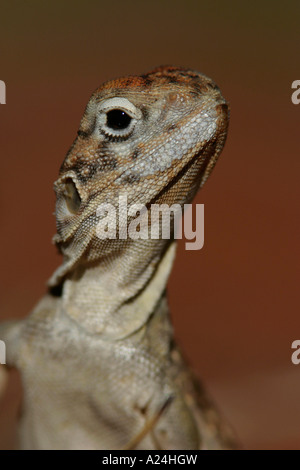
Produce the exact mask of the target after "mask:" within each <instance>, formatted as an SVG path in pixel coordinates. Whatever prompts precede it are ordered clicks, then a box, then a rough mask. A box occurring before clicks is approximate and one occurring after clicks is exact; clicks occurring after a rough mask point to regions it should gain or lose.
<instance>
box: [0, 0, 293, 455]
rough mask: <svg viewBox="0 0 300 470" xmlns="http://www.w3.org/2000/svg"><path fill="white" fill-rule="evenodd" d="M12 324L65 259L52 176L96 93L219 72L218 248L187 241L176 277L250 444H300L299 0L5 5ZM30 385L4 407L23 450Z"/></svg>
mask: <svg viewBox="0 0 300 470" xmlns="http://www.w3.org/2000/svg"><path fill="white" fill-rule="evenodd" d="M0 11H1V31H0V51H1V52H0V64H1V67H0V79H1V80H4V81H5V82H6V86H7V104H6V105H1V106H0V142H1V144H0V145H1V146H0V152H1V153H0V155H1V160H0V161H1V171H0V178H1V187H0V191H1V193H0V207H1V232H0V237H1V245H0V246H1V268H2V269H1V273H0V277H1V298H0V300H1V305H0V318H1V319H6V318H8V317H23V316H24V315H27V314H28V312H29V311H30V310H31V309H32V307H33V306H34V304H35V303H36V301H37V300H38V298H39V297H40V296H41V295H42V294H43V292H44V290H45V281H46V280H47V278H48V277H49V276H50V274H51V273H52V272H53V270H54V269H55V267H56V266H57V265H58V264H59V263H60V259H59V257H58V255H57V254H56V251H55V249H54V247H53V246H52V245H51V236H52V235H53V234H54V233H55V220H54V217H53V216H52V213H53V210H54V193H53V190H52V184H53V181H54V180H55V179H56V177H57V173H58V169H59V166H60V163H61V162H62V160H63V158H64V155H65V152H66V151H67V150H68V147H69V146H70V144H71V142H72V140H73V139H74V137H75V134H76V131H77V128H78V124H79V121H80V118H81V115H82V112H83V110H84V107H85V104H86V102H87V100H88V98H89V96H90V94H91V92H92V91H93V90H94V89H95V88H96V87H97V86H98V85H99V84H100V83H101V82H102V81H104V80H107V79H110V78H115V77H118V76H122V75H126V74H133V73H137V74H139V73H142V72H146V71H148V70H150V69H151V68H153V67H155V66H157V65H160V64H175V65H183V66H187V67H190V68H194V69H196V70H199V71H201V72H204V73H205V74H207V75H208V76H210V77H212V78H213V79H214V80H215V81H216V82H217V83H218V85H219V86H220V88H221V90H222V92H223V94H224V96H225V97H226V99H227V100H228V101H229V102H230V106H231V123H230V129H229V136H228V140H227V143H226V147H225V150H224V152H223V154H222V156H221V159H220V161H219V163H218V164H217V167H216V169H215V171H214V172H213V175H212V176H211V178H210V179H209V181H208V183H207V184H206V186H205V188H204V189H203V190H202V191H201V193H200V194H199V195H198V197H197V202H198V203H204V204H205V246H204V248H203V249H202V250H201V251H199V252H193V251H190V252H189V251H185V250H184V243H183V241H181V242H180V243H179V247H178V256H177V260H176V263H175V266H174V270H173V273H172V276H171V280H170V290H169V296H170V304H171V308H172V315H173V318H174V323H175V331H176V336H177V338H178V340H179V341H180V344H181V345H182V347H183V349H184V350H185V352H186V355H187V357H188V358H189V360H190V362H191V363H192V365H193V366H194V368H195V370H196V371H197V373H198V374H199V375H200V376H201V377H202V379H203V380H204V381H205V383H206V385H207V387H208V389H209V390H210V391H211V393H212V395H213V396H214V398H215V400H216V401H217V403H218V404H219V407H220V408H221V410H222V411H223V413H224V415H225V416H226V417H227V418H228V420H229V421H230V422H231V423H232V425H233V426H234V428H235V430H236V432H237V434H238V436H239V438H240V441H241V442H242V444H243V446H244V447H245V448H250V449H261V448H268V449H282V448H283V449H288V448H290V449H300V399H299V397H300V365H299V366H295V365H292V363H291V353H292V350H291V343H292V341H293V340H295V339H300V324H299V287H298V286H299V271H298V265H299V251H298V250H299V249H298V244H299V232H300V230H299V196H300V190H299V170H300V168H299V156H300V155H299V123H300V105H299V106H295V105H293V104H292V102H291V93H292V90H291V83H292V81H293V80H296V79H300V76H299V46H300V32H299V15H300V3H299V2H298V1H296V0H295V1H291V0H290V1H289V2H284V3H282V2H281V1H274V0H273V1H264V2H258V1H253V2H251V3H250V2H239V1H228V2H223V1H214V2H205V1H201V0H198V1H185V2H183V1H174V0H173V1H156V0H154V1H152V2H138V1H133V0H132V1H130V0H127V1H126V2H121V1H114V2H101V1H91V0H89V1H88V0H87V1H85V2H83V1H74V0H73V1H64V2H59V1H52V2H48V3H46V2H39V1H30V0H28V1H27V2H23V1H20V0H18V1H15V2H8V1H2V2H1V4H0ZM19 396H20V387H19V382H18V378H17V377H16V375H14V376H13V377H12V379H11V383H10V385H9V390H8V394H7V396H6V398H5V400H4V403H2V406H1V407H0V448H1V449H6V448H11V446H12V445H13V444H12V442H13V441H12V434H13V427H12V422H13V420H14V416H15V414H16V407H17V402H18V399H19Z"/></svg>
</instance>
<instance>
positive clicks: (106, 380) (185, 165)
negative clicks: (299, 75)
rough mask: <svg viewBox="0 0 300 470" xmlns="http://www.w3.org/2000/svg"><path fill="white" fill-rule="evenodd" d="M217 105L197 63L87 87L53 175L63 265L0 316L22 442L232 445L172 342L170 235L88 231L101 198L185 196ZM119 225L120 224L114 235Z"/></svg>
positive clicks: (214, 125)
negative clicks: (18, 400)
mask: <svg viewBox="0 0 300 470" xmlns="http://www.w3.org/2000/svg"><path fill="white" fill-rule="evenodd" d="M227 126H228V106H227V104H226V102H225V100H224V98H223V97H222V95H221V93H220V91H219V89H218V87H217V86H216V85H215V84H214V83H213V82H212V81H211V80H210V79H209V78H207V77H205V76H204V75H201V74H199V73H198V72H194V71H190V70H186V69H181V68H177V67H160V68H158V69H156V70H154V71H153V72H150V73H148V74H146V75H142V76H131V77H126V78H122V79H118V80H114V81H110V82H107V83H105V84H103V85H102V86H101V87H100V88H99V89H97V90H96V91H95V92H94V94H93V95H92V97H91V99H90V101H89V102H88V105H87V107H86V110H85V113H84V115H83V118H82V120H81V124H80V128H79V131H78V136H77V138H76V139H75V141H74V143H73V145H72V147H71V149H70V150H69V152H68V153H67V156H66V158H65V160H64V162H63V164H62V166H61V169H60V173H59V179H58V180H57V181H56V183H55V192H56V196H57V203H56V219H57V235H56V236H55V239H54V240H55V243H56V245H57V246H58V248H59V250H60V251H61V253H62V254H63V263H62V265H61V266H60V267H59V268H58V269H57V270H56V272H55V273H54V275H53V276H52V278H51V279H50V281H49V291H48V293H47V295H45V297H44V298H43V299H42V300H41V301H40V302H39V303H38V305H37V306H36V308H35V309H34V311H33V312H32V314H31V315H30V316H29V317H28V318H26V319H24V320H22V321H17V322H7V323H3V324H2V325H0V339H3V340H4V341H5V342H6V346H7V361H8V364H9V365H10V366H15V367H17V368H18V369H19V370H20V372H21V376H22V381H23V388H24V397H23V405H22V415H21V419H20V423H19V446H20V448H22V449H78V448H80V449H129V448H137V449H200V448H201V449H205V448H214V449H218V448H227V447H231V446H232V445H233V444H232V441H231V434H230V432H227V430H226V427H225V426H224V425H223V423H222V421H221V419H220V417H219V415H218V413H217V411H216V410H215V408H214V406H213V405H211V403H210V402H209V400H208V399H207V398H206V395H205V393H204V392H203V390H202V387H201V386H200V385H197V383H196V381H195V380H194V379H193V377H192V375H191V373H190V372H189V370H188V368H187V366H186V365H185V363H184V361H183V359H182V356H181V353H180V352H179V350H178V348H177V346H176V344H175V343H174V340H173V333H172V325H171V322H170V319H169V312H168V305H167V300H166V283H167V280H168V276H169V273H170V270H171V267H172V264H173V259H174V252H175V242H174V236H173V231H172V236H171V238H170V239H168V240H166V239H161V238H160V239H131V238H127V239H120V238H116V239H100V238H99V237H98V236H97V228H96V227H97V223H98V222H99V214H98V213H97V208H98V207H99V205H100V204H103V203H105V204H112V205H114V206H116V205H117V201H118V198H119V196H120V194H126V197H127V200H128V204H129V205H130V204H134V203H138V204H143V205H146V206H147V207H148V206H149V205H150V204H152V203H156V204H168V205H172V204H180V205H181V206H182V205H183V204H185V203H187V202H190V201H191V200H192V198H193V197H194V195H195V193H196V192H197V190H198V188H199V187H200V186H202V185H203V183H204V182H205V180H206V179H207V177H208V175H209V173H210V172H211V170H212V168H213V166H214V164H215V163H216V160H217V158H218V156H219V154H220V152H221V150H222V148H223V145H224V142H225V139H226V134H227ZM120 230H121V228H120V227H118V233H119V232H120Z"/></svg>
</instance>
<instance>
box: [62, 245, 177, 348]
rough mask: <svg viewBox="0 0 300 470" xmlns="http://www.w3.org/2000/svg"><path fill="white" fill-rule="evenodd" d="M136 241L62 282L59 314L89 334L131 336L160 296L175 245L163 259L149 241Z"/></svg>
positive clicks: (117, 336) (146, 317) (166, 252)
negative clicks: (60, 312)
mask: <svg viewBox="0 0 300 470" xmlns="http://www.w3.org/2000/svg"><path fill="white" fill-rule="evenodd" d="M138 242H140V243H136V242H135V243H133V244H132V245H131V246H130V247H129V248H128V249H125V250H123V251H122V253H121V255H120V253H117V254H116V255H114V256H113V255H112V256H111V257H110V258H109V259H107V258H104V259H103V260H102V261H101V262H98V263H97V264H96V265H95V266H89V267H86V268H84V269H83V268H77V269H76V270H75V271H74V273H73V275H72V277H70V278H68V279H66V281H65V283H64V288H63V295H62V303H61V306H62V311H63V313H64V314H66V315H68V316H70V317H71V318H72V319H73V320H74V321H76V322H77V323H78V324H79V325H80V327H81V328H84V329H85V330H86V331H88V332H89V333H97V334H102V335H104V336H105V337H109V338H112V339H121V338H125V337H127V336H129V335H131V334H132V333H134V332H135V331H137V330H139V329H140V328H141V327H142V326H143V325H145V324H146V323H147V321H148V319H149V317H150V316H151V315H152V314H153V313H154V312H155V310H156V307H157V305H158V304H159V302H160V300H161V298H162V297H163V295H164V294H165V291H166V284H167V281H168V277H169V275H170V271H171V268H172V265H173V261H174V256H175V242H171V243H170V244H169V245H168V247H167V248H166V250H165V251H164V253H163V255H161V249H157V248H158V246H157V244H153V243H152V244H151V240H150V242H149V241H148V240H147V241H144V240H139V241H138ZM160 248H161V247H160Z"/></svg>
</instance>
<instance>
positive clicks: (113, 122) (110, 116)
mask: <svg viewBox="0 0 300 470" xmlns="http://www.w3.org/2000/svg"><path fill="white" fill-rule="evenodd" d="M130 121H131V117H130V116H128V114H126V113H125V112H124V111H122V110H121V109H113V110H112V111H109V112H108V113H107V125H108V127H110V128H111V129H115V130H120V129H126V127H128V126H129V124H130Z"/></svg>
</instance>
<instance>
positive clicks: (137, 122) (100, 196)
mask: <svg viewBox="0 0 300 470" xmlns="http://www.w3.org/2000/svg"><path fill="white" fill-rule="evenodd" d="M228 117H229V113H228V106H227V104H226V102H225V100H224V98H223V97H222V95H221V93H220V90H219V88H218V87H217V86H216V85H215V83H214V82H213V81H212V80H210V79H209V78H208V77H206V76H204V75H202V74H200V73H198V72H195V71H191V70H187V69H183V68H178V67H159V68H157V69H155V70H154V71H152V72H150V73H148V74H145V75H141V76H130V77H125V78H121V79H117V80H113V81H110V82H107V83H104V84H103V85H102V86H101V87H100V88H98V89H97V90H96V91H95V92H94V93H93V95H92V96H91V98H90V100H89V102H88V104H87V107H86V110H85V113H84V115H83V117H82V120H81V123H80V127H79V131H78V135H77V137H76V139H75V141H74V143H73V145H72V146H71V148H70V150H69V152H68V154H67V156H66V158H65V160H64V162H63V164H62V166H61V169H60V174H59V179H58V180H57V181H56V183H55V191H56V196H57V204H56V218H57V232H58V233H57V235H56V237H55V242H56V244H57V245H58V247H59V248H60V250H61V251H62V252H63V253H64V255H65V268H64V269H62V271H61V276H63V275H65V273H66V272H68V270H70V267H71V266H74V264H75V263H76V262H78V260H79V259H82V258H84V259H85V260H86V261H95V260H98V259H99V258H100V257H101V256H104V255H105V254H107V253H110V252H111V251H114V250H116V249H122V246H124V243H123V242H122V241H121V240H114V241H113V243H110V242H109V241H108V240H106V241H105V242H104V241H103V240H99V239H98V238H97V234H96V226H97V223H98V222H99V213H97V208H98V207H99V206H100V205H103V204H111V205H113V206H114V207H116V208H117V207H118V200H119V197H120V195H126V198H127V203H128V205H132V204H142V205H145V206H147V207H149V205H150V204H152V203H158V204H162V203H164V204H169V205H172V204H180V205H182V204H184V203H187V202H189V201H191V199H192V198H193V196H194V195H195V193H196V191H197V190H198V188H199V187H200V186H202V185H203V184H204V182H205V181H206V179H207V177H208V175H209V174H210V172H211V171H212V169H213V167H214V165H215V163H216V161H217V158H218V156H219V154H220V152H221V150H222V148H223V145H224V142H225V139H226V134H227V126H228ZM62 268H63V266H62ZM63 273H64V274H63Z"/></svg>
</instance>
